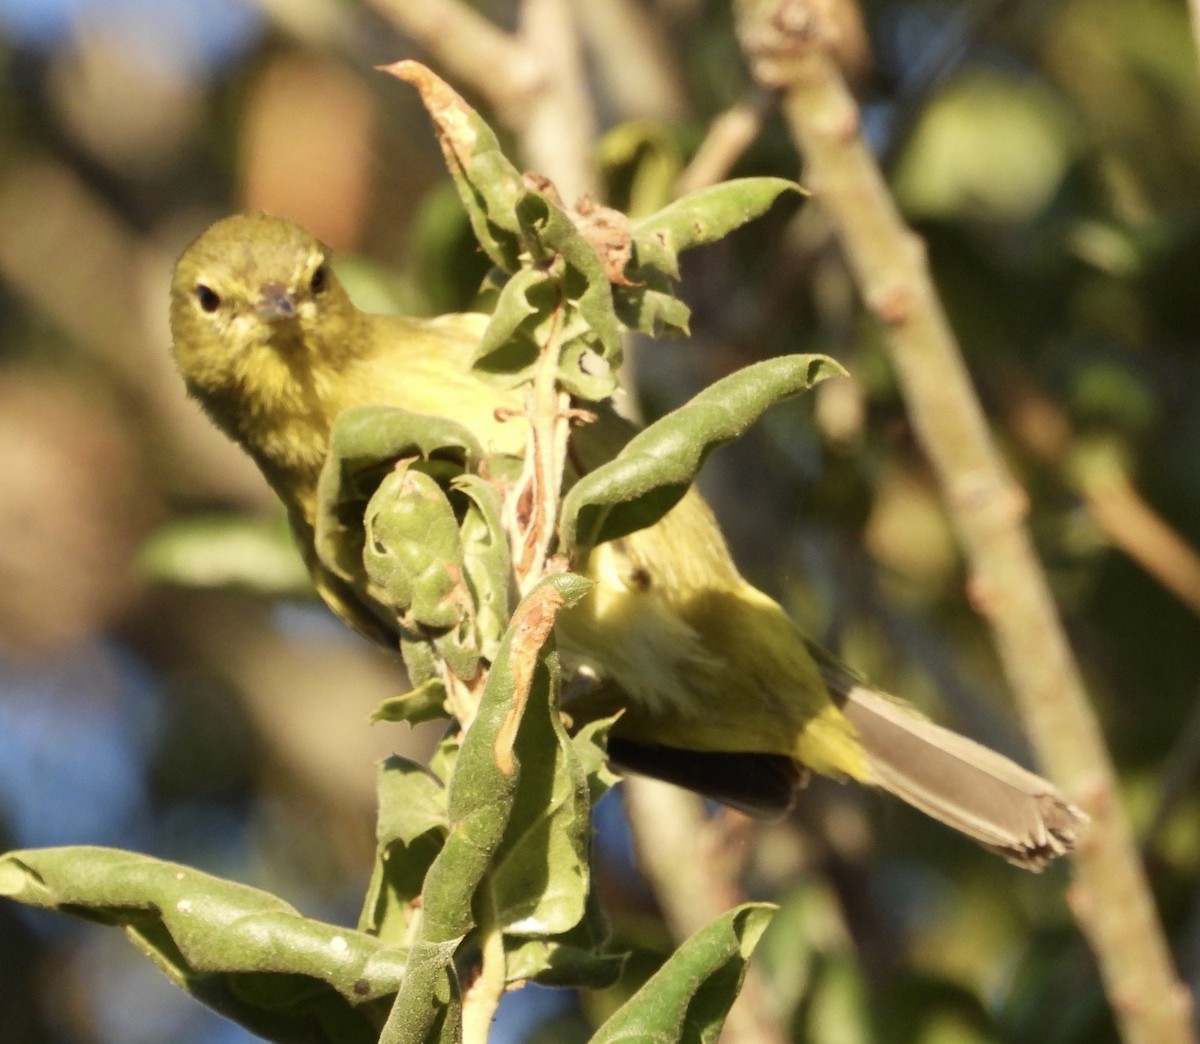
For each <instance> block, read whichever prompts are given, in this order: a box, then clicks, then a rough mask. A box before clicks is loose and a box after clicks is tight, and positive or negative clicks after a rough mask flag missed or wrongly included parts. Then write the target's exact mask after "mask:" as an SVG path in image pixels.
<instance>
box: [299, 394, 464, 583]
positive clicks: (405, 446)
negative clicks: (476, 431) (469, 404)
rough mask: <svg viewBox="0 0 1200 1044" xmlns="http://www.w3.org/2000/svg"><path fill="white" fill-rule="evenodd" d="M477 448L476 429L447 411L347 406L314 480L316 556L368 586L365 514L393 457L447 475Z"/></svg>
mask: <svg viewBox="0 0 1200 1044" xmlns="http://www.w3.org/2000/svg"><path fill="white" fill-rule="evenodd" d="M481 456H482V450H481V449H480V446H479V443H478V441H477V440H476V439H475V436H473V435H472V434H471V433H470V432H469V431H468V430H467V429H466V428H464V427H463V426H462V425H461V424H456V423H455V422H454V421H451V420H447V419H446V418H444V417H432V416H428V415H426V414H422V413H412V412H410V411H409V410H402V409H398V408H396V407H393V406H355V407H352V408H351V409H348V410H344V411H343V412H342V413H341V414H339V416H338V418H337V420H336V421H335V422H334V426H333V431H332V433H331V435H330V439H329V454H328V456H327V457H326V459H325V464H324V466H323V467H322V469H321V477H320V479H319V480H318V482H317V518H316V527H315V533H314V537H313V546H314V549H315V551H316V554H317V557H318V558H319V559H320V560H321V562H322V563H323V564H324V565H325V567H326V568H328V569H329V570H330V571H331V572H332V573H333V574H334V575H336V576H338V577H340V578H341V579H343V580H345V581H347V582H349V583H352V584H357V585H360V589H361V588H365V579H366V578H365V575H364V571H363V564H362V558H363V547H364V543H365V533H364V530H363V515H364V512H365V511H366V506H367V502H368V501H369V500H370V498H371V497H372V496H373V495H374V493H375V491H376V489H377V488H378V487H379V484H380V483H381V482H382V481H383V479H384V477H385V476H386V475H387V473H388V472H389V471H390V470H391V469H392V468H393V467H394V465H395V463H396V461H398V460H402V459H413V460H419V461H421V462H422V470H425V471H429V472H434V473H436V474H438V475H443V476H445V477H447V478H449V477H452V476H453V475H455V474H458V473H460V472H462V471H465V470H467V469H469V468H470V467H471V466H473V464H474V463H475V462H477V461H478V460H479V459H480V457H481Z"/></svg>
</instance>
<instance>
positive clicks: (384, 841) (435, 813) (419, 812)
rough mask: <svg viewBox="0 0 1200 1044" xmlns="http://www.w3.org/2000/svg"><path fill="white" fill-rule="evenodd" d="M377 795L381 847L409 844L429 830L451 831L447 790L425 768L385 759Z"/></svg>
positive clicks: (403, 760)
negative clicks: (447, 806) (398, 842)
mask: <svg viewBox="0 0 1200 1044" xmlns="http://www.w3.org/2000/svg"><path fill="white" fill-rule="evenodd" d="M376 791H377V793H378V794H379V820H378V822H377V823H376V825H375V837H376V839H377V840H378V841H379V843H380V845H389V844H391V843H392V842H393V841H403V842H404V843H405V844H408V843H410V842H411V841H414V840H416V838H418V837H420V836H421V835H422V834H424V833H425V832H426V831H428V830H441V831H443V832H445V831H446V830H448V829H449V827H450V819H449V815H448V813H447V811H446V788H445V787H444V786H443V785H442V781H441V780H440V779H438V778H437V777H436V776H435V775H434V774H433V773H432V772H430V771H429V769H427V768H425V766H424V765H419V764H417V762H415V761H409V760H408V759H407V758H402V757H400V756H399V755H398V754H393V755H392V756H391V757H390V758H385V759H384V760H383V761H382V762H381V763H380V765H379V773H378V782H377V785H376Z"/></svg>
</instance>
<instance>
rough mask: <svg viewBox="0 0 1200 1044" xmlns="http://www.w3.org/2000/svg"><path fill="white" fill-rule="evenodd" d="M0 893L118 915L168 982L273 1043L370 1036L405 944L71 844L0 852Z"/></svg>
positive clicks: (257, 894)
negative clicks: (393, 944) (382, 940)
mask: <svg viewBox="0 0 1200 1044" xmlns="http://www.w3.org/2000/svg"><path fill="white" fill-rule="evenodd" d="M0 895H5V896H8V897H10V898H12V899H15V900H17V901H18V902H22V903H26V904H27V905H30V906H39V907H42V908H45V909H53V910H60V911H62V912H66V913H72V914H75V915H76V916H79V917H84V918H87V919H89V920H93V921H99V922H101V923H102V924H111V925H119V926H121V927H123V928H124V929H125V932H126V934H127V935H128V936H129V938H130V939H131V940H132V941H133V943H134V944H135V945H136V946H137V947H138V948H139V949H141V950H142V951H143V952H144V953H145V954H146V955H147V956H148V957H150V959H151V960H152V961H153V962H154V963H155V964H156V965H157V966H158V968H159V969H160V970H161V971H162V972H163V973H164V974H166V975H167V976H168V977H169V978H170V979H171V980H172V981H174V982H175V983H176V984H177V985H179V986H180V987H182V988H183V989H184V990H186V991H187V992H189V993H191V994H192V995H193V996H195V997H197V998H198V999H199V1000H201V1001H203V1002H204V1003H206V1004H208V1005H209V1006H211V1007H213V1008H215V1009H217V1010H218V1011H220V1012H222V1013H223V1014H225V1015H227V1016H228V1017H229V1018H231V1019H234V1020H235V1021H237V1022H239V1023H241V1024H242V1025H244V1026H246V1027H247V1028H248V1029H250V1030H251V1031H252V1032H254V1033H257V1034H259V1035H260V1036H263V1037H265V1038H267V1039H269V1040H279V1041H299V1040H315V1041H330V1042H342V1041H352V1042H353V1041H363V1042H367V1041H374V1040H375V1039H376V1037H377V1035H378V1027H379V1025H380V1024H381V1023H382V1021H383V1018H384V1015H385V1013H386V1010H387V1004H388V998H389V996H390V995H391V994H392V993H394V992H396V990H397V989H398V987H399V985H400V982H401V979H402V976H403V969H404V966H405V960H406V954H405V953H404V952H403V951H401V950H397V949H394V948H391V947H387V946H384V945H383V944H382V943H380V941H379V940H378V939H375V938H373V937H371V936H370V935H367V934H365V933H363V932H358V931H353V930H351V929H347V928H342V927H339V926H336V925H331V924H324V923H322V922H320V921H316V920H313V919H311V918H307V917H304V916H302V915H301V914H300V913H298V912H297V911H296V910H295V909H294V908H293V907H291V906H289V905H288V904H287V903H285V902H284V901H283V900H282V899H279V898H277V897H275V896H273V895H271V894H269V893H267V892H263V891H260V890H258V889H256V888H250V887H247V886H246V885H241V884H236V883H234V882H230V881H224V880H221V879H219V878H216V877H212V876H211V875H209V874H204V873H200V872H199V871H197V870H192V869H190V868H188V867H185V866H180V865H178V864H176V863H168V862H164V861H162V860H158V859H152V858H150V857H149V856H143V855H138V854H136V853H132V852H122V851H118V850H116V849H107V848H94V847H86V846H81V847H74V848H48V849H38V850H30V851H23V852H10V853H8V854H7V855H5V856H3V857H0Z"/></svg>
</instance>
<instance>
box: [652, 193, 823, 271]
mask: <svg viewBox="0 0 1200 1044" xmlns="http://www.w3.org/2000/svg"><path fill="white" fill-rule="evenodd" d="M802 191H803V190H802V189H801V188H800V186H799V185H797V184H796V183H795V182H794V181H787V180H785V179H783V178H735V179H734V180H732V181H723V182H721V183H720V184H717V185H711V186H709V187H708V188H702V189H699V190H697V191H696V192H690V193H688V194H687V195H686V196H681V197H680V198H679V199H677V200H675V201H674V202H673V203H670V204H668V205H667V206H665V207H663V208H662V210H659V211H657V212H656V213H654V214H650V215H648V216H646V217H644V218H641V219H639V220H637V221H635V222H634V223H633V227H632V232H633V243H634V251H635V258H636V261H635V263H636V265H637V266H638V267H639V268H653V269H656V270H657V271H659V272H662V273H663V274H664V275H667V276H669V277H670V278H672V279H678V278H679V255H680V253H682V252H683V251H684V250H688V249H690V248H691V247H695V246H700V245H701V244H704V243H714V242H716V241H717V240H718V239H724V238H725V236H727V235H729V233H730V232H732V231H733V230H734V229H736V228H740V227H741V226H742V225H745V224H747V223H748V222H750V221H753V220H754V219H755V218H756V217H759V216H761V215H762V214H764V213H766V211H767V210H769V209H770V207H771V204H772V203H774V202H775V201H776V200H777V199H778V198H779V197H780V196H782V195H783V194H784V193H785V192H797V193H799V192H802Z"/></svg>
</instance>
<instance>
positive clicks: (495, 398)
mask: <svg viewBox="0 0 1200 1044" xmlns="http://www.w3.org/2000/svg"><path fill="white" fill-rule="evenodd" d="M485 323H486V317H484V316H479V315H449V316H443V317H441V318H438V319H431V320H418V319H411V318H407V317H404V316H398V315H370V314H367V313H365V312H362V311H360V310H359V309H358V308H356V307H355V305H354V304H353V303H352V302H351V301H350V298H349V297H348V295H347V294H346V291H345V289H344V288H343V287H342V286H341V285H340V284H339V282H338V280H337V279H336V278H335V277H334V275H333V273H332V272H331V271H330V267H329V256H328V251H327V250H326V248H325V247H324V246H322V244H321V243H319V242H318V241H317V240H316V239H315V238H314V237H313V236H311V235H310V234H309V233H307V232H305V231H304V230H303V229H301V228H299V227H297V226H296V225H294V224H292V223H290V222H288V221H285V220H282V219H280V218H276V217H271V216H268V215H265V214H244V215H235V216H232V217H228V218H225V219H223V220H221V221H218V222H217V223H216V224H214V225H213V226H211V227H210V228H209V229H208V230H207V231H205V232H204V233H203V234H202V235H201V236H200V237H199V238H198V239H197V240H196V241H195V242H194V243H192V245H191V246H189V247H188V249H187V250H186V251H185V252H184V254H183V256H182V257H181V258H180V260H179V262H178V264H177V266H176V268H175V273H174V278H173V281H172V286H171V331H172V335H173V340H174V355H175V359H176V362H177V364H178V367H179V370H180V373H181V374H182V376H183V379H184V381H185V383H186V385H187V388H188V391H189V392H190V393H191V395H192V396H194V397H195V398H196V400H197V401H198V402H199V403H200V405H201V406H202V407H203V408H204V410H205V411H206V412H207V413H208V415H209V417H211V418H212V420H213V421H214V422H215V423H216V425H217V426H218V427H219V428H221V429H222V430H223V431H224V432H225V433H226V434H227V435H229V436H230V437H231V438H233V439H234V440H236V441H237V442H238V443H239V444H240V445H241V446H242V447H243V448H244V449H245V450H246V452H247V453H249V454H250V456H251V457H252V458H253V459H254V460H255V462H256V463H257V464H258V466H259V468H260V469H261V470H262V473H263V475H264V476H265V477H266V479H267V481H268V482H269V483H270V484H271V486H272V487H273V488H274V490H275V492H276V493H277V494H278V495H279V497H280V499H281V500H282V501H283V503H284V504H285V505H286V507H287V510H288V513H289V516H290V518H291V523H292V527H293V529H294V531H295V535H296V537H297V539H298V541H299V544H300V547H301V549H302V551H303V553H304V556H305V560H306V562H307V564H308V567H309V570H310V572H311V573H312V576H313V580H314V583H315V585H316V588H317V590H318V592H319V593H320V595H321V596H322V598H324V599H325V601H326V602H327V603H328V604H329V606H330V607H331V608H332V609H333V610H334V611H335V612H336V613H337V614H338V615H339V616H341V617H342V618H343V619H344V620H346V621H347V622H348V623H350V624H351V625H352V626H354V627H356V628H357V629H358V630H360V631H361V632H363V633H364V634H367V635H368V636H370V637H373V638H376V639H379V640H383V641H385V642H389V643H390V644H391V645H392V646H393V647H394V646H395V641H396V637H397V636H396V635H395V634H389V633H388V628H387V626H386V624H385V623H382V622H381V620H380V618H379V616H378V614H376V613H372V612H371V611H370V609H369V608H368V607H366V605H365V603H364V595H363V592H360V591H357V590H355V589H354V587H353V586H352V585H351V584H348V583H347V582H345V581H344V580H341V579H339V578H338V577H337V576H335V575H333V574H332V573H330V572H329V571H328V570H326V569H325V567H324V566H323V565H322V563H321V562H320V561H319V560H318V558H317V556H316V554H315V552H314V550H313V531H314V530H313V527H314V519H315V510H316V487H317V479H318V475H319V473H320V470H321V466H322V463H323V462H324V460H325V456H326V452H327V447H328V441H329V436H330V430H331V427H332V425H333V422H334V419H335V418H336V417H337V416H338V414H339V413H340V412H341V411H342V410H344V409H346V408H347V407H351V406H356V405H368V404H381V405H391V406H396V407H401V408H404V409H406V410H410V411H413V412H418V413H429V414H436V415H440V416H443V417H448V418H450V419H452V420H454V421H457V422H458V423H460V424H462V425H464V426H465V427H467V428H469V429H470V430H471V431H472V432H473V433H474V434H475V436H476V437H477V438H478V439H479V441H480V442H481V444H482V445H483V446H484V447H485V449H488V450H493V451H499V452H506V453H512V454H521V453H522V452H523V451H524V449H525V444H526V438H527V431H528V428H527V425H526V423H525V422H524V421H523V420H521V419H520V418H519V417H516V418H513V417H511V416H510V417H509V418H508V419H504V420H502V419H498V417H497V408H498V407H508V408H509V412H510V413H515V414H519V412H520V410H519V407H520V406H521V399H520V395H519V392H513V391H511V390H510V391H504V390H502V389H500V388H499V387H497V386H496V385H495V384H494V383H492V382H490V381H488V380H485V379H483V378H481V377H480V376H478V375H477V374H476V373H475V372H474V371H473V370H472V369H471V359H472V354H473V352H474V349H475V347H476V345H477V344H478V341H479V337H480V334H481V332H482V330H483V327H484V325H485ZM623 423H624V422H622V421H620V420H619V419H618V418H617V417H616V416H615V414H612V415H608V414H603V413H602V416H601V420H600V421H599V423H598V424H596V425H589V426H585V427H584V428H583V429H581V430H580V431H579V432H578V433H577V434H576V435H575V436H573V439H582V440H584V441H585V442H586V440H587V439H591V440H592V442H593V444H603V443H605V442H607V443H608V444H610V445H611V444H613V443H614V442H615V443H616V444H617V445H619V444H620V440H621V439H623V438H627V437H628V436H627V435H626V434H624V433H623V432H622V430H621V425H622V424H623ZM592 429H598V430H596V431H593V430H592ZM577 568H580V569H581V570H582V571H584V572H586V573H587V575H588V576H590V577H591V578H592V579H593V580H594V581H595V587H594V588H593V590H592V591H591V592H590V593H589V595H588V596H587V597H586V598H585V599H584V600H583V601H582V602H581V603H580V604H579V605H578V606H575V607H573V608H571V609H569V610H567V611H566V612H564V614H563V615H562V617H561V618H560V622H559V625H558V639H559V648H560V651H561V653H562V656H563V659H564V662H566V663H567V664H568V665H569V666H572V665H573V666H575V667H586V668H587V669H588V670H589V671H590V673H592V674H593V675H595V676H596V677H597V678H598V679H600V682H601V684H602V686H603V687H604V688H605V691H608V692H610V693H614V694H615V698H616V699H617V700H618V701H619V705H620V706H622V707H623V708H624V710H625V713H624V714H623V716H622V717H621V718H620V719H619V721H618V722H617V724H616V726H615V728H614V730H613V735H612V737H611V740H610V754H611V755H612V756H613V758H614V759H615V760H616V761H617V762H618V763H619V764H621V765H623V766H625V767H627V768H630V769H633V770H636V771H640V772H644V773H646V774H649V775H654V776H658V777H660V778H663V779H667V780H669V781H672V782H677V783H680V784H681V785H684V786H688V787H691V788H693V789H696V790H698V791H700V792H702V793H705V794H707V795H709V796H711V797H714V798H716V799H718V800H721V801H724V802H726V803H729V804H732V805H735V806H737V807H741V808H743V809H746V810H749V811H753V812H759V813H778V812H781V811H783V810H785V809H786V808H787V807H789V805H790V804H791V802H792V800H793V799H794V796H795V792H796V790H797V788H798V787H799V786H800V785H801V784H802V783H803V782H804V780H805V778H806V776H807V773H808V771H809V770H811V771H814V772H818V773H820V774H822V775H827V776H833V777H835V778H850V779H854V780H857V781H858V782H860V783H864V784H867V785H871V786H877V787H881V788H882V789H884V790H886V791H888V792H890V793H892V794H894V795H896V796H897V797H899V798H901V799H903V800H904V801H907V802H908V803H909V804H911V805H913V806H915V807H916V808H919V809H921V810H922V811H924V812H926V813H928V814H929V815H931V816H933V817H934V818H936V819H939V820H941V821H942V822H943V823H946V824H948V825H949V826H951V827H953V828H954V829H956V830H959V831H961V832H962V833H964V834H966V835H967V836H968V837H970V838H973V839H974V840H975V841H977V842H979V843H980V844H982V845H984V846H986V847H988V848H990V849H992V850H994V851H996V852H997V853H999V854H1000V855H1002V856H1004V857H1005V858H1006V859H1008V860H1009V861H1010V862H1013V863H1015V864H1017V865H1019V866H1023V867H1027V868H1029V869H1034V870H1037V869H1041V868H1042V867H1043V866H1044V865H1046V864H1047V863H1048V862H1050V861H1051V860H1053V859H1054V858H1055V857H1057V856H1059V855H1062V854H1063V853H1064V852H1067V851H1069V850H1070V849H1071V847H1072V846H1073V844H1074V842H1075V837H1076V831H1077V827H1078V824H1079V823H1080V821H1081V820H1082V818H1083V817H1082V815H1081V813H1079V812H1078V810H1076V809H1075V808H1074V807H1073V806H1072V805H1071V804H1070V803H1068V802H1067V801H1066V800H1065V799H1064V798H1063V797H1062V796H1061V795H1060V794H1059V793H1058V792H1057V791H1056V790H1055V788H1054V787H1053V786H1052V785H1051V784H1050V783H1049V782H1047V781H1046V780H1044V779H1042V778H1040V777H1039V776H1037V775H1035V774H1034V773H1032V772H1029V771H1027V770H1026V769H1023V768H1021V767H1020V766H1019V765H1017V764H1015V763H1014V762H1012V761H1010V760H1008V759H1007V758H1005V757H1002V756H1001V755H999V754H997V753H995V752H993V751H991V750H988V749H987V748H985V747H983V746H981V745H979V744H977V743H975V742H973V741H971V740H969V739H966V738H964V737H962V736H959V735H957V734H955V733H953V732H951V731H949V730H947V729H945V728H942V727H941V726H939V725H936V724H934V723H933V722H931V721H930V720H928V719H927V718H925V717H923V716H922V715H921V714H919V713H918V712H917V711H915V710H914V709H912V708H911V707H909V706H908V705H906V704H905V703H903V702H901V701H899V700H897V699H895V698H893V697H891V696H888V695H886V694H884V693H881V692H879V691H877V690H875V689H873V688H871V687H870V686H868V685H866V684H864V683H863V682H861V681H860V680H859V679H857V678H856V677H855V676H854V675H852V674H851V673H850V672H849V671H848V670H847V669H846V668H844V667H842V666H841V665H840V664H838V662H837V661H836V660H835V659H834V658H833V657H832V656H831V655H829V654H828V653H825V652H824V651H822V650H821V649H820V648H819V647H817V646H816V645H814V644H813V643H812V642H810V641H808V640H807V639H806V638H805V637H804V636H803V635H802V634H801V633H800V631H799V630H798V629H797V628H796V625H795V624H794V623H793V622H792V620H791V619H790V618H789V617H788V616H787V614H786V613H785V612H784V611H783V609H782V608H781V607H780V606H779V605H778V604H777V603H776V602H775V601H773V600H772V599H771V598H769V597H767V596H766V595H765V594H763V593H762V592H760V591H758V590H757V589H756V588H754V587H752V586H751V585H750V584H749V583H747V582H746V581H745V580H744V579H743V578H742V577H741V575H740V574H739V573H738V571H737V568H736V566H735V565H734V564H733V561H732V559H731V558H730V555H729V552H728V550H727V548H726V545H725V541H724V539H723V538H722V535H721V532H720V530H719V528H718V526H717V523H716V521H715V519H714V518H713V516H712V513H711V511H710V510H709V508H708V506H707V505H706V504H705V503H704V501H703V500H702V498H701V497H700V495H699V494H698V493H696V492H695V491H691V492H689V493H688V494H687V495H686V496H685V497H684V498H683V500H682V501H681V502H680V503H679V504H678V505H677V506H676V507H675V508H673V509H672V510H671V511H670V512H669V513H668V514H667V515H666V516H665V517H664V518H663V519H662V520H661V521H659V522H658V523H657V524H656V525H654V526H652V527H650V528H648V529H644V530H641V531H639V532H636V533H633V534H632V535H630V536H627V537H625V538H623V539H620V540H615V541H610V542H608V543H604V544H601V545H599V546H598V547H597V548H595V549H594V550H593V551H592V553H591V555H590V557H589V559H588V561H587V562H586V563H577Z"/></svg>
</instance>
